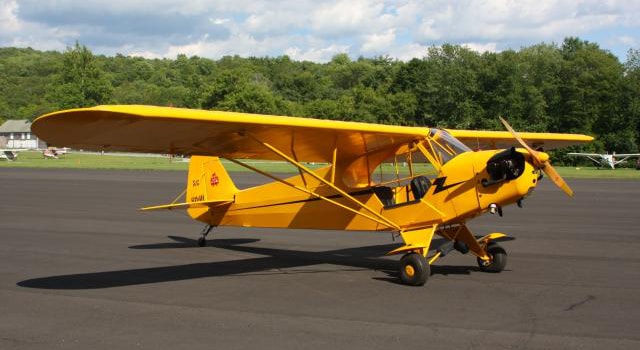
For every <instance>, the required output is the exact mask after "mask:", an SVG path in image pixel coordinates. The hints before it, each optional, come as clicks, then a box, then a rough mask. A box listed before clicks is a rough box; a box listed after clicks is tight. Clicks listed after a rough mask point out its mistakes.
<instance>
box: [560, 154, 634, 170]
mask: <svg viewBox="0 0 640 350" xmlns="http://www.w3.org/2000/svg"><path fill="white" fill-rule="evenodd" d="M567 155H569V156H582V157H587V158H589V159H591V161H592V162H594V163H596V164H597V165H598V167H605V166H608V167H610V168H611V169H615V168H616V165H618V164H620V163H622V162H625V161H627V159H629V158H633V157H640V153H628V154H616V152H613V154H609V153H567Z"/></svg>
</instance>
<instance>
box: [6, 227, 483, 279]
mask: <svg viewBox="0 0 640 350" xmlns="http://www.w3.org/2000/svg"><path fill="white" fill-rule="evenodd" d="M169 238H170V239H171V240H172V242H165V243H156V244H145V245H135V246H131V247H129V248H131V249H179V248H198V247H197V244H196V240H193V239H189V238H185V237H178V236H169ZM258 241H259V239H211V240H208V241H207V246H208V247H214V248H221V249H228V250H233V251H238V252H245V253H251V254H257V255H261V257H256V258H249V259H240V260H231V261H218V262H209V263H195V264H186V265H176V266H161V267H151V268H142V269H131V270H117V271H105V272H90V273H79V274H71V275H60V276H51V277H41V278H34V279H28V280H24V281H20V282H18V283H17V285H18V286H20V287H26V288H38V289H70V290H72V289H100V288H111V287H123V286H131V285H138V284H148V283H159V282H169V281H181V280H188V279H195V278H205V277H220V276H230V275H242V274H250V273H262V274H264V273H274V274H295V273H326V272H331V271H335V270H330V271H328V270H317V271H314V270H306V269H305V270H302V271H296V270H293V271H292V270H288V271H287V270H285V271H282V270H280V269H292V268H299V267H306V266H313V265H320V264H333V265H342V266H347V267H352V268H356V269H369V270H377V271H382V272H384V273H386V274H387V275H388V276H387V277H382V278H381V277H374V279H375V280H379V281H386V282H391V283H400V281H399V279H398V277H397V268H398V263H397V261H395V260H391V259H386V258H383V256H384V255H385V253H387V252H388V251H390V250H392V249H394V248H397V247H398V246H399V244H384V245H374V246H366V247H357V248H347V249H339V250H332V251H326V252H308V251H299V250H285V249H273V248H260V247H251V246H245V244H251V243H255V242H258ZM437 241H438V239H436V240H434V242H433V243H432V246H438V242H437ZM201 249H202V248H201ZM471 271H479V268H478V267H476V266H442V265H433V266H431V273H432V274H439V275H459V274H469V273H470V272H471Z"/></svg>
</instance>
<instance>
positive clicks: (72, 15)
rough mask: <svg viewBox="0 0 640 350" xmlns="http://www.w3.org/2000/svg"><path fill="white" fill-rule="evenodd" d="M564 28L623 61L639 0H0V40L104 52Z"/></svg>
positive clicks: (366, 47) (353, 46)
mask: <svg viewBox="0 0 640 350" xmlns="http://www.w3.org/2000/svg"><path fill="white" fill-rule="evenodd" d="M569 36H574V37H579V38H581V39H583V40H588V41H591V42H595V43H598V44H599V45H600V47H601V48H603V49H606V50H609V51H610V52H612V53H613V54H615V55H616V56H618V58H619V59H620V61H621V62H624V61H625V60H626V57H627V55H626V53H627V51H628V50H629V49H630V48H634V49H639V48H640V0H626V1H617V0H599V1H591V0H573V1H553V0H534V1H530V0H521V1H515V0H476V1H472V0H458V1H454V0H451V1H439V0H435V1H428V0H425V1H418V0H399V1H386V0H271V1H262V0H226V1H224V0H149V1H138V0H108V1H103V0H0V47H8V46H13V47H32V48H34V49H38V50H57V51H63V50H64V49H65V48H67V47H69V46H73V45H74V44H75V42H76V41H77V42H79V43H80V44H83V45H86V46H87V47H88V48H90V49H91V50H92V51H93V52H94V53H95V54H105V55H109V56H112V55H115V54H117V53H120V54H124V55H131V56H143V57H146V58H163V57H166V58H175V57H176V55H178V54H185V55H187V56H192V55H197V56H201V57H208V58H213V59H217V58H220V57H222V56H226V55H240V56H242V57H248V56H272V57H273V56H281V55H288V56H289V57H291V58H292V59H295V60H309V61H314V62H326V61H329V60H330V59H331V58H332V57H333V56H334V55H336V54H339V53H347V54H348V55H349V56H350V57H352V58H357V57H360V56H364V57H374V56H389V57H392V58H397V59H400V60H410V59H411V58H414V57H417V58H421V57H424V56H425V54H426V52H427V48H428V47H431V46H438V45H441V44H443V43H451V44H459V45H464V46H467V47H469V48H471V49H473V50H476V51H479V52H485V51H491V52H500V51H503V50H507V49H514V50H518V49H520V48H522V47H526V46H530V45H532V44H537V43H541V42H546V43H562V41H563V39H564V38H565V37H569Z"/></svg>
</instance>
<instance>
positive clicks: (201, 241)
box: [198, 224, 215, 247]
mask: <svg viewBox="0 0 640 350" xmlns="http://www.w3.org/2000/svg"><path fill="white" fill-rule="evenodd" d="M214 227H215V226H213V225H208V224H207V225H206V226H205V227H204V228H203V229H202V232H200V238H198V247H205V246H206V245H207V235H208V234H209V232H211V230H212V229H213V228H214Z"/></svg>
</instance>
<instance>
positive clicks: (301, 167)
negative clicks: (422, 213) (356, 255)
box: [229, 135, 402, 231]
mask: <svg viewBox="0 0 640 350" xmlns="http://www.w3.org/2000/svg"><path fill="white" fill-rule="evenodd" d="M251 137H252V138H253V139H254V140H255V141H256V142H258V143H260V144H261V145H263V146H264V147H266V148H268V149H269V150H270V151H271V152H273V153H275V154H276V155H278V156H279V157H281V158H282V159H284V160H285V161H287V162H289V163H290V164H292V165H293V166H295V167H297V168H298V170H299V171H301V172H304V173H306V174H308V175H310V176H311V177H313V178H315V179H316V180H318V181H320V182H321V183H323V184H325V185H327V186H329V187H330V188H332V189H333V190H335V191H336V192H338V193H339V194H341V195H342V196H343V197H344V198H346V199H348V200H349V201H351V202H353V203H354V204H356V205H358V206H359V207H361V208H362V209H364V210H366V211H368V212H369V213H370V214H371V215H367V214H365V213H362V212H360V211H358V210H355V209H353V208H350V207H348V206H346V205H344V204H340V203H338V202H336V201H334V200H331V199H329V198H327V197H324V196H322V195H319V194H317V193H315V192H313V191H310V190H308V189H306V188H302V187H299V186H296V185H294V184H291V183H289V182H287V181H285V180H282V179H279V178H277V177H275V176H272V175H270V174H267V173H265V172H263V171H260V170H258V169H255V168H253V167H250V166H249V165H247V164H243V163H241V162H239V161H236V160H233V159H229V160H231V161H232V162H234V163H236V164H239V165H241V166H244V167H247V168H249V169H251V170H253V171H256V172H258V173H260V174H262V175H265V176H267V177H269V178H272V179H274V180H276V181H279V182H281V183H284V184H286V185H288V186H291V187H294V188H296V189H298V190H300V191H302V192H305V193H308V194H310V195H312V196H314V197H316V198H320V199H322V200H325V201H327V202H329V203H331V204H334V205H337V206H339V207H341V208H343V209H347V210H349V211H351V212H353V213H355V214H358V215H360V216H363V217H366V218H368V219H370V220H373V221H375V222H377V223H379V224H382V225H384V226H387V227H389V228H392V229H395V230H398V231H402V228H401V227H400V226H398V225H397V224H396V223H394V222H392V221H391V220H389V219H387V218H386V217H384V216H383V215H381V214H379V213H377V212H376V211H375V210H373V209H371V208H369V207H368V206H367V205H366V204H364V203H362V202H360V201H359V200H357V199H356V198H354V197H353V196H351V195H350V194H349V193H347V192H345V191H344V190H342V189H340V188H339V187H337V186H336V185H334V184H333V183H331V182H329V181H327V180H325V179H324V178H322V177H321V176H319V175H318V174H316V173H314V172H313V171H311V170H309V169H308V168H307V167H305V166H304V165H302V164H301V163H300V162H298V161H296V160H295V159H293V158H291V157H289V156H288V155H286V154H285V153H284V152H282V151H280V150H279V149H277V148H276V147H274V146H272V145H270V144H269V143H266V142H262V141H260V140H259V139H257V138H255V137H254V136H253V135H251ZM333 166H335V164H333Z"/></svg>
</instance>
